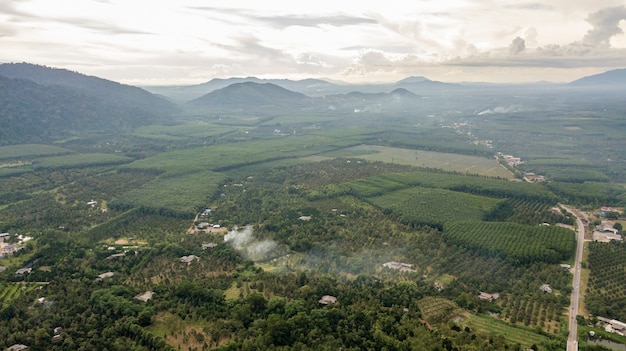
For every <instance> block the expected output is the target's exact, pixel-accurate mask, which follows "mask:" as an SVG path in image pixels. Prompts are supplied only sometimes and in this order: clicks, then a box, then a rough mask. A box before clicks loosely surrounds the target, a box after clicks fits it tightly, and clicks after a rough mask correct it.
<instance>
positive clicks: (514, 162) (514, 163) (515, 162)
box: [498, 153, 524, 167]
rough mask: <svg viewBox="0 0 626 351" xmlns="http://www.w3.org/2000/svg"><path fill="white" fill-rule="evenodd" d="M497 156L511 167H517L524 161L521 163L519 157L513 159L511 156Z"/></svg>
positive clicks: (522, 162)
mask: <svg viewBox="0 0 626 351" xmlns="http://www.w3.org/2000/svg"><path fill="white" fill-rule="evenodd" d="M498 156H499V157H501V158H502V159H504V161H506V163H507V164H508V165H509V166H511V167H517V166H519V165H521V164H524V161H522V159H521V158H520V157H515V156H512V155H503V154H501V153H498Z"/></svg>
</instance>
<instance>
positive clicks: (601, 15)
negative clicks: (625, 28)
mask: <svg viewBox="0 0 626 351" xmlns="http://www.w3.org/2000/svg"><path fill="white" fill-rule="evenodd" d="M622 20H626V7H625V6H616V7H608V8H605V9H602V10H600V11H597V12H594V13H592V14H590V15H589V16H588V17H587V22H589V23H590V24H591V25H592V26H593V28H592V29H590V30H589V31H588V32H587V34H585V36H584V38H583V40H582V41H583V43H584V44H586V45H592V46H605V47H610V46H611V43H610V40H611V38H612V37H613V36H615V35H617V34H622V29H621V28H620V27H619V23H620V22H621V21H622Z"/></svg>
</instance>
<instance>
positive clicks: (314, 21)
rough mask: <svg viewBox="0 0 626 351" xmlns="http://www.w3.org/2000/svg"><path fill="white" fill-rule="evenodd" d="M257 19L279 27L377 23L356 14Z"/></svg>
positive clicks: (341, 25)
mask: <svg viewBox="0 0 626 351" xmlns="http://www.w3.org/2000/svg"><path fill="white" fill-rule="evenodd" d="M256 20H259V21H263V22H267V23H269V24H271V25H273V26H275V27H278V28H286V27H290V26H301V27H321V26H323V25H329V26H334V27H343V26H352V25H359V24H375V23H376V20H374V19H371V18H366V17H356V16H345V15H338V16H299V15H292V16H290V15H286V16H265V17H257V18H256Z"/></svg>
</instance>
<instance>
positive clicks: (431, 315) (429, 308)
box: [417, 296, 462, 323]
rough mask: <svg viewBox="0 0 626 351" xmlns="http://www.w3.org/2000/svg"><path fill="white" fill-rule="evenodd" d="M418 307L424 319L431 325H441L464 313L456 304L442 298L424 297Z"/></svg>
mask: <svg viewBox="0 0 626 351" xmlns="http://www.w3.org/2000/svg"><path fill="white" fill-rule="evenodd" d="M417 306H418V307H419V309H420V312H421V313H422V316H423V317H424V319H425V320H427V321H428V322H429V323H440V322H443V321H446V320H449V319H451V318H454V317H455V315H457V314H458V315H460V314H461V313H462V310H461V309H460V308H459V306H457V305H455V304H454V302H452V301H450V300H448V299H445V298H441V297H434V296H428V297H424V298H423V299H421V300H419V301H418V302H417Z"/></svg>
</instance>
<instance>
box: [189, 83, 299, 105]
mask: <svg viewBox="0 0 626 351" xmlns="http://www.w3.org/2000/svg"><path fill="white" fill-rule="evenodd" d="M307 101H308V97H307V96H306V95H303V94H300V93H296V92H293V91H290V90H287V89H285V88H281V87H279V86H278V85H275V84H272V83H265V84H259V83H254V82H245V83H235V84H231V85H229V86H227V87H225V88H222V89H219V90H216V91H214V92H211V93H208V94H206V95H203V96H201V97H199V98H197V99H195V100H192V101H190V102H189V103H188V104H187V106H189V107H193V108H202V109H228V110H258V109H263V108H274V107H297V106H300V105H303V104H305V103H306V102H307Z"/></svg>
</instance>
